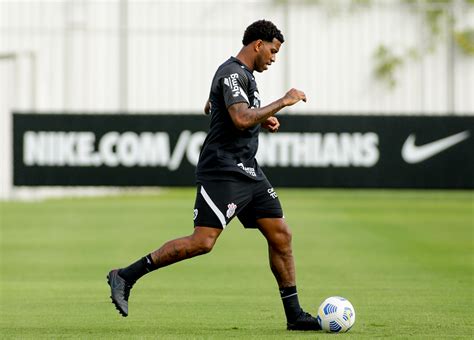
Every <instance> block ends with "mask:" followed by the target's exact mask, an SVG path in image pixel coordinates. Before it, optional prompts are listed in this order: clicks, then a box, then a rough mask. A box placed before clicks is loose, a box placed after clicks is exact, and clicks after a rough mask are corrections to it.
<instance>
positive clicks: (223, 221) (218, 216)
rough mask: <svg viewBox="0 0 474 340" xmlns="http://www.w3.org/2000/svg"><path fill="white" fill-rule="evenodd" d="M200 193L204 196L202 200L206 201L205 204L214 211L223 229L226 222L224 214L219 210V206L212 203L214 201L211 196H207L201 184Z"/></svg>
mask: <svg viewBox="0 0 474 340" xmlns="http://www.w3.org/2000/svg"><path fill="white" fill-rule="evenodd" d="M201 195H202V197H204V200H205V201H206V203H207V205H208V206H209V207H210V208H211V209H212V211H214V214H216V216H217V218H218V219H219V221H220V222H221V224H222V228H224V229H225V226H226V222H225V217H224V215H223V214H222V212H221V211H220V210H219V208H218V207H217V206H216V205H215V204H214V202H212V200H211V198H210V197H209V195H208V194H207V192H206V190H205V189H204V187H203V186H202V185H201Z"/></svg>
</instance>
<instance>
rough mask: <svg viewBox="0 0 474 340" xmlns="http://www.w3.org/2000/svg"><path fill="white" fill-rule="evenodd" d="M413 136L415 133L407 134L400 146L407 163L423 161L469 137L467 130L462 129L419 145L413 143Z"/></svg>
mask: <svg viewBox="0 0 474 340" xmlns="http://www.w3.org/2000/svg"><path fill="white" fill-rule="evenodd" d="M415 138H416V137H415V134H411V135H409V136H408V138H407V140H406V141H405V143H404V144H403V147H402V158H403V160H404V161H405V162H407V163H409V164H415V163H420V162H423V161H424V160H426V159H428V158H431V157H433V156H434V155H436V154H438V153H440V152H442V151H444V150H446V149H449V148H450V147H452V146H454V145H456V144H458V143H461V142H462V141H463V140H465V139H467V138H469V131H463V132H460V133H457V134H455V135H452V136H449V137H445V138H442V139H438V140H436V141H434V142H431V143H428V144H424V145H419V146H416V145H415Z"/></svg>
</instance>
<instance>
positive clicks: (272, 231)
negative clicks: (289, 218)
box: [259, 218, 293, 248]
mask: <svg viewBox="0 0 474 340" xmlns="http://www.w3.org/2000/svg"><path fill="white" fill-rule="evenodd" d="M259 228H260V231H261V232H262V233H263V235H264V236H265V238H266V239H267V241H268V242H269V244H270V245H271V246H272V247H276V248H286V247H291V240H292V238H293V234H292V232H291V229H290V227H289V226H288V224H286V222H285V220H284V219H283V218H279V219H262V220H259Z"/></svg>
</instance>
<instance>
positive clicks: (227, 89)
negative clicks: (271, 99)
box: [196, 57, 265, 181]
mask: <svg viewBox="0 0 474 340" xmlns="http://www.w3.org/2000/svg"><path fill="white" fill-rule="evenodd" d="M209 101H210V104H211V112H210V114H211V123H210V128H209V133H208V135H207V137H206V140H205V141H204V144H203V146H202V149H201V154H200V156H199V162H198V164H197V168H196V177H197V180H198V181H199V179H225V178H227V177H228V176H229V175H232V174H235V173H240V174H242V175H244V176H247V177H249V178H251V179H254V180H257V181H259V180H262V179H264V178H265V175H264V174H263V172H262V170H261V169H260V167H259V166H258V163H257V161H256V159H255V154H256V153H257V149H258V134H259V131H260V124H257V125H256V126H254V127H251V128H249V129H246V130H243V131H242V130H239V129H237V128H236V127H235V125H234V123H233V122H232V118H231V117H230V115H229V112H228V111H227V108H228V107H229V106H231V105H232V104H235V103H240V102H243V103H247V104H248V106H249V107H251V108H259V107H260V96H259V94H258V89H257V83H256V82H255V78H254V77H253V74H252V72H251V71H250V70H249V69H248V68H247V67H246V66H245V65H244V64H243V63H242V62H240V61H239V60H238V59H237V58H234V57H231V58H229V59H228V60H227V61H226V62H225V63H223V64H222V65H221V66H219V68H218V69H217V71H216V74H215V75H214V79H213V80H212V85H211V91H210V94H209Z"/></svg>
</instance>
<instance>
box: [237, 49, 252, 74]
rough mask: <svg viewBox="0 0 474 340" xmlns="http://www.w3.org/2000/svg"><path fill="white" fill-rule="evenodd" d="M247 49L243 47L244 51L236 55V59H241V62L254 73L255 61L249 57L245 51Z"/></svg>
mask: <svg viewBox="0 0 474 340" xmlns="http://www.w3.org/2000/svg"><path fill="white" fill-rule="evenodd" d="M245 47H246V46H244V47H242V49H241V50H240V52H239V53H238V54H237V55H236V58H237V59H239V61H240V62H241V63H242V64H244V65H245V66H247V68H248V69H249V70H250V71H251V72H253V60H252V58H251V57H250V56H249V53H248V52H247V51H246V50H245Z"/></svg>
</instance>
